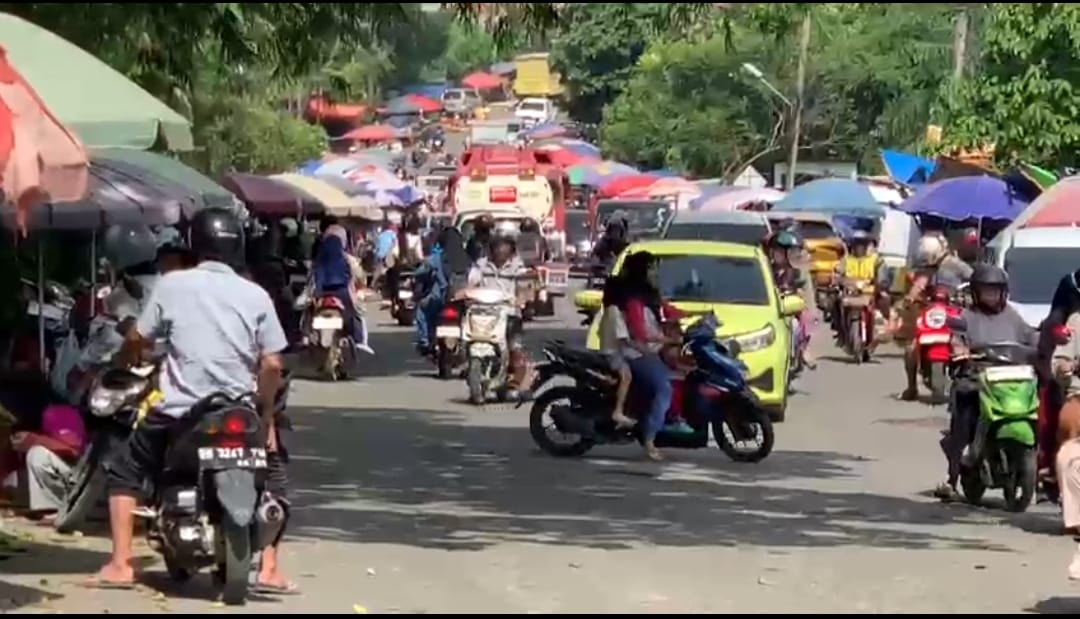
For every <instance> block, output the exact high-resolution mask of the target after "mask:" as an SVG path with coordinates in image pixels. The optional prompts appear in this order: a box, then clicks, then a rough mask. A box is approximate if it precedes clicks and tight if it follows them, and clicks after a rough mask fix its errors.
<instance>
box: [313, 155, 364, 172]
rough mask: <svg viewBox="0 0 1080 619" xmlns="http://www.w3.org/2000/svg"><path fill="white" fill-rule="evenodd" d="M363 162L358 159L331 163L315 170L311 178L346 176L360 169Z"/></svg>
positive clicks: (338, 160)
mask: <svg viewBox="0 0 1080 619" xmlns="http://www.w3.org/2000/svg"><path fill="white" fill-rule="evenodd" d="M361 163H362V162H360V161H357V160H356V159H349V158H344V157H343V158H341V159H335V160H333V161H329V162H327V163H324V164H322V165H320V166H319V167H317V168H315V171H314V172H311V174H310V175H311V176H345V174H347V173H349V172H351V171H353V170H355V169H356V168H359V167H360V165H361Z"/></svg>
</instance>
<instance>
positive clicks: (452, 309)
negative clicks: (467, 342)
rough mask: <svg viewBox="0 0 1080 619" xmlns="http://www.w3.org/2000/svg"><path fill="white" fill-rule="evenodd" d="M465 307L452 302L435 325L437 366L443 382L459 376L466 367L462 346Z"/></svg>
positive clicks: (441, 313)
mask: <svg viewBox="0 0 1080 619" xmlns="http://www.w3.org/2000/svg"><path fill="white" fill-rule="evenodd" d="M464 313H465V306H464V305H463V304H462V303H457V302H450V303H448V304H447V305H446V307H444V308H443V310H442V312H440V313H439V322H438V324H436V325H435V366H436V368H437V370H438V375H439V378H440V379H441V380H447V379H449V378H450V377H452V376H454V375H457V374H458V373H459V372H460V370H461V369H462V368H463V366H464V365H465V363H466V361H467V359H466V357H465V346H464V345H463V344H462V341H461V337H462V330H463V329H462V317H463V316H464Z"/></svg>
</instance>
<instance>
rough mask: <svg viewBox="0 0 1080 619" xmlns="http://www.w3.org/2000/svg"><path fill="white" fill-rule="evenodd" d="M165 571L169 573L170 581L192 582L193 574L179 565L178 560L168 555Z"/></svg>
mask: <svg viewBox="0 0 1080 619" xmlns="http://www.w3.org/2000/svg"><path fill="white" fill-rule="evenodd" d="M165 571H166V572H168V573H169V579H170V580H172V581H173V582H176V583H185V582H187V581H189V580H191V572H190V571H188V570H187V569H186V568H183V567H180V566H179V565H177V563H176V559H174V558H173V557H171V556H169V555H168V554H166V555H165Z"/></svg>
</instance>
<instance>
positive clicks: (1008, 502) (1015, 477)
mask: <svg viewBox="0 0 1080 619" xmlns="http://www.w3.org/2000/svg"><path fill="white" fill-rule="evenodd" d="M1004 454H1005V469H1006V477H1005V483H1004V484H1003V485H1002V493H1003V494H1004V496H1005V509H1007V510H1009V511H1010V512H1014V513H1021V512H1023V511H1026V510H1027V508H1028V507H1029V506H1030V505H1031V501H1032V500H1033V499H1034V498H1035V481H1036V475H1037V471H1036V464H1035V449H1034V448H1032V447H1027V446H1025V445H1020V444H1016V443H1011V444H1009V445H1007V446H1006V447H1005V449H1004Z"/></svg>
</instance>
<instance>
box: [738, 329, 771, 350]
mask: <svg viewBox="0 0 1080 619" xmlns="http://www.w3.org/2000/svg"><path fill="white" fill-rule="evenodd" d="M732 339H734V340H735V341H736V342H738V343H739V348H740V350H741V352H743V353H748V352H755V351H758V350H765V349H766V348H768V347H770V346H772V345H773V343H774V342H776V329H774V328H773V326H772V325H768V326H767V327H765V328H764V329H761V330H759V331H754V332H753V333H746V334H744V335H738V336H735V337H734V338H732Z"/></svg>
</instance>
